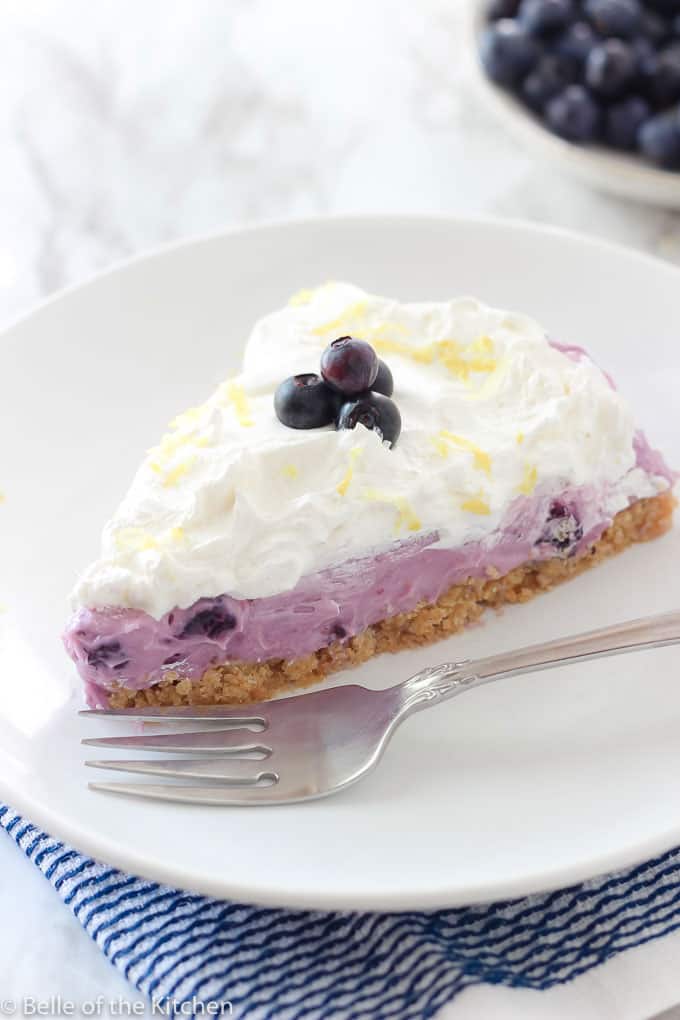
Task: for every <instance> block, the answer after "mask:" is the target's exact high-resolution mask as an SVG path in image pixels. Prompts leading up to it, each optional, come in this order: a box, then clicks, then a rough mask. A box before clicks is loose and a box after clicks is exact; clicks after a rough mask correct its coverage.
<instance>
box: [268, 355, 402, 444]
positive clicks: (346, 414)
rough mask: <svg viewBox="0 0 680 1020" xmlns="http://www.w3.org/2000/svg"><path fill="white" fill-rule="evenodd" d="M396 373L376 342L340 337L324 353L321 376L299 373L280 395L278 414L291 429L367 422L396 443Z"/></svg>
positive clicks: (398, 424)
mask: <svg viewBox="0 0 680 1020" xmlns="http://www.w3.org/2000/svg"><path fill="white" fill-rule="evenodd" d="M393 392H394V381H393V379H392V373H391V372H390V370H389V368H388V367H387V365H386V364H385V362H384V361H380V359H379V358H378V355H377V354H376V353H375V351H374V350H373V348H372V347H371V345H370V344H368V343H366V341H365V340H358V339H355V338H354V337H351V336H341V337H339V338H338V339H337V340H334V341H333V343H332V344H329V346H328V347H327V348H326V350H325V351H324V352H323V354H322V355H321V375H316V374H315V373H312V372H310V373H306V374H304V375H293V376H291V377H290V378H289V379H285V380H284V382H282V383H281V384H280V386H279V387H278V388H277V390H276V393H275V394H274V409H275V411H276V416H277V418H278V419H279V421H280V422H281V423H282V424H283V425H287V426H288V428H291V429H316V428H320V427H321V426H323V425H331V424H335V427H336V429H353V428H356V426H357V425H364V426H365V427H366V428H367V429H372V430H373V431H374V432H377V433H378V434H379V436H380V438H381V439H382V440H383V441H384V442H386V443H389V444H390V446H394V445H395V443H396V441H397V439H398V438H399V433H400V432H401V415H400V414H399V409H398V408H397V405H396V404H395V403H394V401H393V400H391V399H390V398H391V396H392V393H393Z"/></svg>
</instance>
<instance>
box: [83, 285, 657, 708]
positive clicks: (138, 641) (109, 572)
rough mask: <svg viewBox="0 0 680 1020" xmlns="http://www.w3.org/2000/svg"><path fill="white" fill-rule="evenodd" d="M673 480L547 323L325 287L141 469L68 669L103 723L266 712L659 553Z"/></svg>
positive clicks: (108, 541) (597, 378) (268, 324)
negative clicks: (640, 555) (275, 703)
mask: <svg viewBox="0 0 680 1020" xmlns="http://www.w3.org/2000/svg"><path fill="white" fill-rule="evenodd" d="M674 478H675V476H674V475H673V474H672V473H671V471H670V470H669V469H668V467H667V466H666V464H665V463H664V460H663V458H662V457H661V455H660V454H659V453H657V452H656V451H655V450H653V449H652V448H651V447H650V446H649V445H648V443H647V440H646V439H645V437H644V435H643V433H642V432H640V431H636V429H635V427H634V424H633V420H632V418H631V414H630V411H629V409H628V407H627V406H626V404H625V402H624V400H623V399H622V397H621V396H620V395H619V394H618V393H617V391H616V389H615V388H614V386H613V385H612V383H611V382H610V380H609V379H608V377H607V376H606V375H605V374H604V373H603V372H602V371H601V370H600V369H599V368H598V367H597V366H596V365H595V364H594V362H593V361H591V360H590V358H589V357H588V355H587V354H586V353H585V352H584V351H583V350H581V349H580V348H578V347H569V346H564V345H561V344H559V343H557V342H556V341H553V340H550V339H549V338H548V337H547V336H546V334H545V332H544V330H543V329H542V328H541V327H540V326H539V325H538V324H537V323H536V322H534V321H532V320H531V319H529V318H526V317H525V316H523V315H517V314H514V313H509V312H505V311H500V310H497V309H494V308H488V307H486V306H484V305H482V304H480V303H478V302H477V301H474V300H472V299H469V298H464V299H459V300H454V301H449V302H442V303H431V304H430V303H428V304H399V303H398V302H396V301H391V300H387V299H385V298H380V297H374V296H372V295H369V294H366V293H365V292H364V291H362V290H360V289H358V288H357V287H354V286H351V285H349V284H343V283H333V284H326V285H324V286H322V287H319V288H318V289H316V290H312V291H304V292H301V293H300V294H297V295H296V296H295V297H294V298H292V299H291V301H290V303H289V304H288V306H287V307H286V308H284V309H283V310H281V311H278V312H275V313H274V314H272V315H268V316H267V317H266V318H264V319H262V320H261V321H260V322H259V323H258V324H257V325H256V326H255V328H254V330H253V333H252V335H251V337H250V340H249V341H248V344H247V346H246V350H245V355H244V360H243V371H242V372H241V374H240V375H238V376H237V377H235V378H233V379H229V380H227V381H226V382H223V383H222V384H221V385H220V386H219V387H218V389H217V391H216V392H215V393H214V394H213V395H212V396H211V397H210V398H209V399H208V400H207V401H206V403H204V404H202V405H201V406H200V407H194V408H191V409H189V410H188V411H185V412H184V413H183V414H180V415H179V417H178V418H176V419H175V420H174V421H173V422H172V423H171V425H170V430H169V432H168V433H167V435H165V436H164V437H163V438H162V440H161V441H160V443H159V445H158V446H156V447H155V448H154V449H152V450H151V451H150V452H149V454H148V455H147V457H146V459H145V460H144V462H143V464H142V466H141V467H140V469H139V471H138V473H137V475H136V477H135V479H134V481H133V483H132V487H131V488H130V490H129V492H128V494H127V496H126V497H125V499H124V500H123V502H122V504H121V506H120V507H119V509H118V510H117V511H116V513H115V514H114V516H113V518H112V520H111V521H110V522H109V523H108V524H107V526H106V528H105V530H104V536H103V545H102V553H101V558H100V559H99V560H97V561H96V562H95V563H94V564H93V565H92V566H91V567H90V568H89V569H88V570H86V571H85V573H84V574H83V575H82V577H81V578H80V580H79V581H78V583H77V585H76V589H75V593H74V603H75V606H74V608H75V612H74V615H73V618H72V620H71V622H70V624H69V626H68V629H67V631H66V634H65V643H66V648H67V649H68V652H69V654H70V655H71V657H72V658H73V660H74V661H75V663H76V665H77V667H78V670H79V671H80V674H81V676H82V678H83V680H84V682H85V686H86V690H87V699H88V701H89V703H90V704H91V705H110V706H113V707H124V706H131V707H132V706H140V705H146V704H151V705H165V704H167V705H176V704H194V703H203V704H217V703H230V702H247V701H252V700H262V699H265V698H268V697H269V696H271V695H273V694H276V693H277V692H281V691H286V690H290V689H291V688H294V687H297V686H302V685H305V684H310V683H313V682H314V681H318V680H320V679H322V678H323V677H324V676H326V675H327V674H329V673H331V672H333V671H334V670H338V669H343V668H346V667H348V666H352V665H355V664H356V663H360V662H363V661H365V660H366V659H368V658H370V657H371V656H373V655H376V654H377V653H379V652H385V651H398V650H399V649H402V648H409V647H413V646H416V645H422V644H426V643H428V642H431V641H434V640H436V639H437V638H441V637H444V636H446V635H449V634H452V633H454V632H455V631H458V630H460V629H461V628H463V627H464V626H465V625H466V624H468V623H471V622H472V621H475V620H477V619H478V618H479V617H480V616H481V615H482V613H483V612H484V609H485V608H486V607H489V606H492V607H493V606H500V605H502V604H503V603H514V602H524V601H526V600H528V599H529V598H531V597H532V596H534V595H536V594H538V593H540V592H544V591H546V590H547V589H549V588H551V587H552V586H553V585H555V584H557V583H558V582H560V581H563V580H566V579H567V578H570V577H573V576H574V575H576V574H578V573H580V572H581V571H582V570H584V569H585V568H586V567H590V566H592V565H594V564H596V563H599V562H600V561H601V560H603V559H605V558H606V557H607V556H610V555H612V554H613V553H615V552H619V551H620V550H622V549H624V548H625V547H626V546H628V545H630V544H632V543H633V542H639V541H644V540H647V539H651V538H656V537H657V536H659V535H662V534H663V533H664V532H665V531H666V530H667V529H668V528H669V527H670V526H671V516H672V511H673V505H674V501H673V496H672V486H673V482H674Z"/></svg>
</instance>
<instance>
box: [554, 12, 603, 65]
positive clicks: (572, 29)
mask: <svg viewBox="0 0 680 1020" xmlns="http://www.w3.org/2000/svg"><path fill="white" fill-rule="evenodd" d="M599 41H600V38H599V36H598V34H597V32H596V31H595V29H594V28H593V27H592V25H590V24H589V23H588V22H587V21H575V22H574V23H573V25H570V26H569V28H568V29H567V30H566V32H563V33H562V35H561V36H560V37H559V38H558V39H557V40H556V42H555V48H554V52H555V53H556V54H557V55H558V56H560V57H565V58H566V59H567V60H572V61H574V63H576V64H577V65H581V64H584V63H585V61H586V59H587V57H588V54H589V53H590V51H591V50H592V48H593V46H596V45H597V43H598V42H599Z"/></svg>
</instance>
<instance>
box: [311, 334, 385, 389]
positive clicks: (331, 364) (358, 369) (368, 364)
mask: <svg viewBox="0 0 680 1020" xmlns="http://www.w3.org/2000/svg"><path fill="white" fill-rule="evenodd" d="M377 374H378V355H377V354H376V353H375V351H374V350H373V348H372V347H371V345H370V344H367V343H366V341H365V340H356V339H355V338H354V337H352V336H341V337H339V338H338V339H337V340H334V341H333V343H332V344H329V346H328V347H327V348H326V350H325V351H324V352H323V354H322V355H321V375H322V376H323V377H324V379H325V380H326V382H327V383H328V385H329V386H332V387H333V389H334V390H337V391H338V392H339V393H344V394H347V395H348V396H354V394H356V393H363V392H364V390H370V388H371V386H372V385H373V383H374V382H375V379H376V376H377Z"/></svg>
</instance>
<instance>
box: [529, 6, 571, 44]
mask: <svg viewBox="0 0 680 1020" xmlns="http://www.w3.org/2000/svg"><path fill="white" fill-rule="evenodd" d="M517 18H518V21H519V23H520V25H521V26H522V28H524V29H525V30H526V31H527V32H529V34H530V35H536V36H547V35H552V34H553V33H556V32H561V31H562V29H564V28H566V27H567V25H568V24H569V23H570V22H571V21H573V18H574V4H573V0H522V2H521V3H520V5H519V13H518V15H517Z"/></svg>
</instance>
